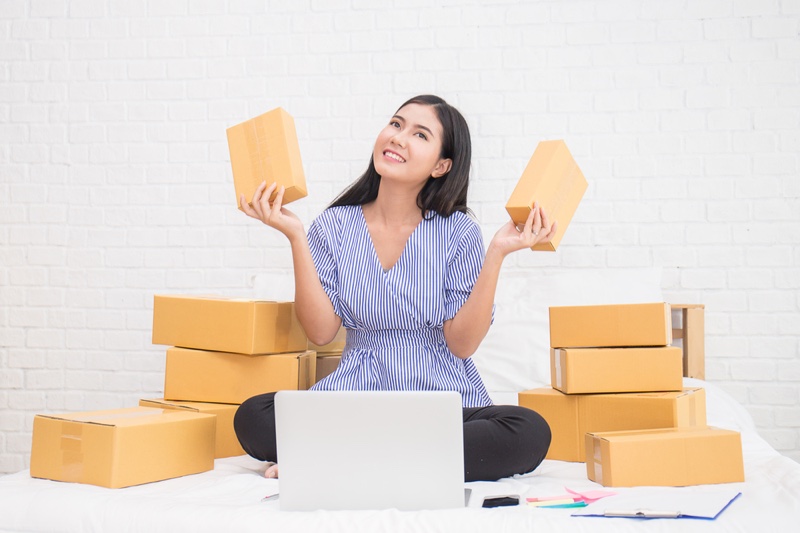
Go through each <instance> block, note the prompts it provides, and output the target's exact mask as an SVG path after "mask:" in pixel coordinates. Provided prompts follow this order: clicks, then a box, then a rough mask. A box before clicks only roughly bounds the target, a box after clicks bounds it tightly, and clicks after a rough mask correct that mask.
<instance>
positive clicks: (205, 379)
mask: <svg viewBox="0 0 800 533" xmlns="http://www.w3.org/2000/svg"><path fill="white" fill-rule="evenodd" d="M316 355H317V354H316V352H313V351H304V352H299V353H288V354H272V355H245V354H236V353H225V352H207V351H203V350H190V349H187V348H170V349H168V350H167V366H166V372H165V373H164V398H166V399H167V400H180V401H192V402H212V403H239V404H240V403H242V402H244V401H245V400H247V399H248V398H252V397H253V396H257V395H259V394H263V393H265V392H275V391H279V390H306V389H308V388H309V387H311V386H312V385H313V384H314V377H315V375H316V370H317V366H316Z"/></svg>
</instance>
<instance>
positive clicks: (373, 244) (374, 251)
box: [358, 205, 425, 275]
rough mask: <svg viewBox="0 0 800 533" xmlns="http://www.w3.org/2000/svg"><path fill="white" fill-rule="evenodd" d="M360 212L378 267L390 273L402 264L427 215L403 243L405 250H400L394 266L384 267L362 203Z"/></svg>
mask: <svg viewBox="0 0 800 533" xmlns="http://www.w3.org/2000/svg"><path fill="white" fill-rule="evenodd" d="M358 213H359V215H360V217H361V223H362V224H363V226H364V233H366V235H367V240H368V241H369V244H370V248H372V257H373V258H374V260H375V263H377V265H378V268H379V269H380V271H381V272H382V273H383V274H384V275H386V274H390V273H391V272H392V271H393V270H394V268H395V267H396V266H397V265H398V264H400V262H401V261H402V260H403V257H405V255H406V250H407V249H408V245H409V243H410V242H411V239H413V238H414V235H415V234H416V233H417V231H419V228H420V226H422V223H423V222H425V217H422V219H421V220H420V221H419V223H418V224H417V227H415V228H414V231H412V232H411V233H410V234H409V235H408V238H407V239H406V243H405V244H404V245H403V250H402V251H401V252H400V255H399V256H398V258H397V261H395V262H394V264H393V265H392V266H390V267H389V268H383V263H381V258H380V257H378V249H377V248H375V241H373V240H372V234H371V233H370V232H369V225H368V224H367V217H365V216H364V208H363V206H361V205H359V206H358Z"/></svg>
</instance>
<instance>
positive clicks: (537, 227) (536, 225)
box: [531, 202, 542, 237]
mask: <svg viewBox="0 0 800 533" xmlns="http://www.w3.org/2000/svg"><path fill="white" fill-rule="evenodd" d="M533 211H534V215H533V228H532V229H531V231H532V232H533V235H534V236H536V237H538V236H539V232H540V231H541V230H542V213H541V208H540V207H539V202H535V203H534V204H533Z"/></svg>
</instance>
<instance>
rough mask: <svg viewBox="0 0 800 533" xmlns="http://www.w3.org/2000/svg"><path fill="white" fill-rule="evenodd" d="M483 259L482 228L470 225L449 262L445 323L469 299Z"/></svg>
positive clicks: (445, 298) (461, 236)
mask: <svg viewBox="0 0 800 533" xmlns="http://www.w3.org/2000/svg"><path fill="white" fill-rule="evenodd" d="M470 222H471V221H470ZM483 258H484V251H483V236H482V235H481V231H480V227H479V226H478V225H477V224H475V223H470V224H469V226H468V227H467V228H466V229H465V231H464V232H463V233H462V234H461V235H460V237H459V238H458V240H457V242H456V244H455V248H454V251H453V255H452V256H451V257H450V258H449V260H448V264H447V273H446V275H445V280H444V301H445V316H444V320H445V321H447V320H450V319H452V318H453V317H454V316H456V313H458V310H459V309H461V306H462V305H464V302H466V301H467V298H469V295H470V294H471V293H472V287H473V286H474V285H475V281H477V279H478V275H479V274H480V273H481V268H482V267H483ZM492 321H494V306H492Z"/></svg>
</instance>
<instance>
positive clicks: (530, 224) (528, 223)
mask: <svg viewBox="0 0 800 533" xmlns="http://www.w3.org/2000/svg"><path fill="white" fill-rule="evenodd" d="M533 217H534V210H533V209H531V212H530V213H528V218H527V219H526V220H525V226H524V227H523V228H522V230H521V232H520V233H522V234H523V236H524V235H530V234H531V231H533V229H532V228H533Z"/></svg>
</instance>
